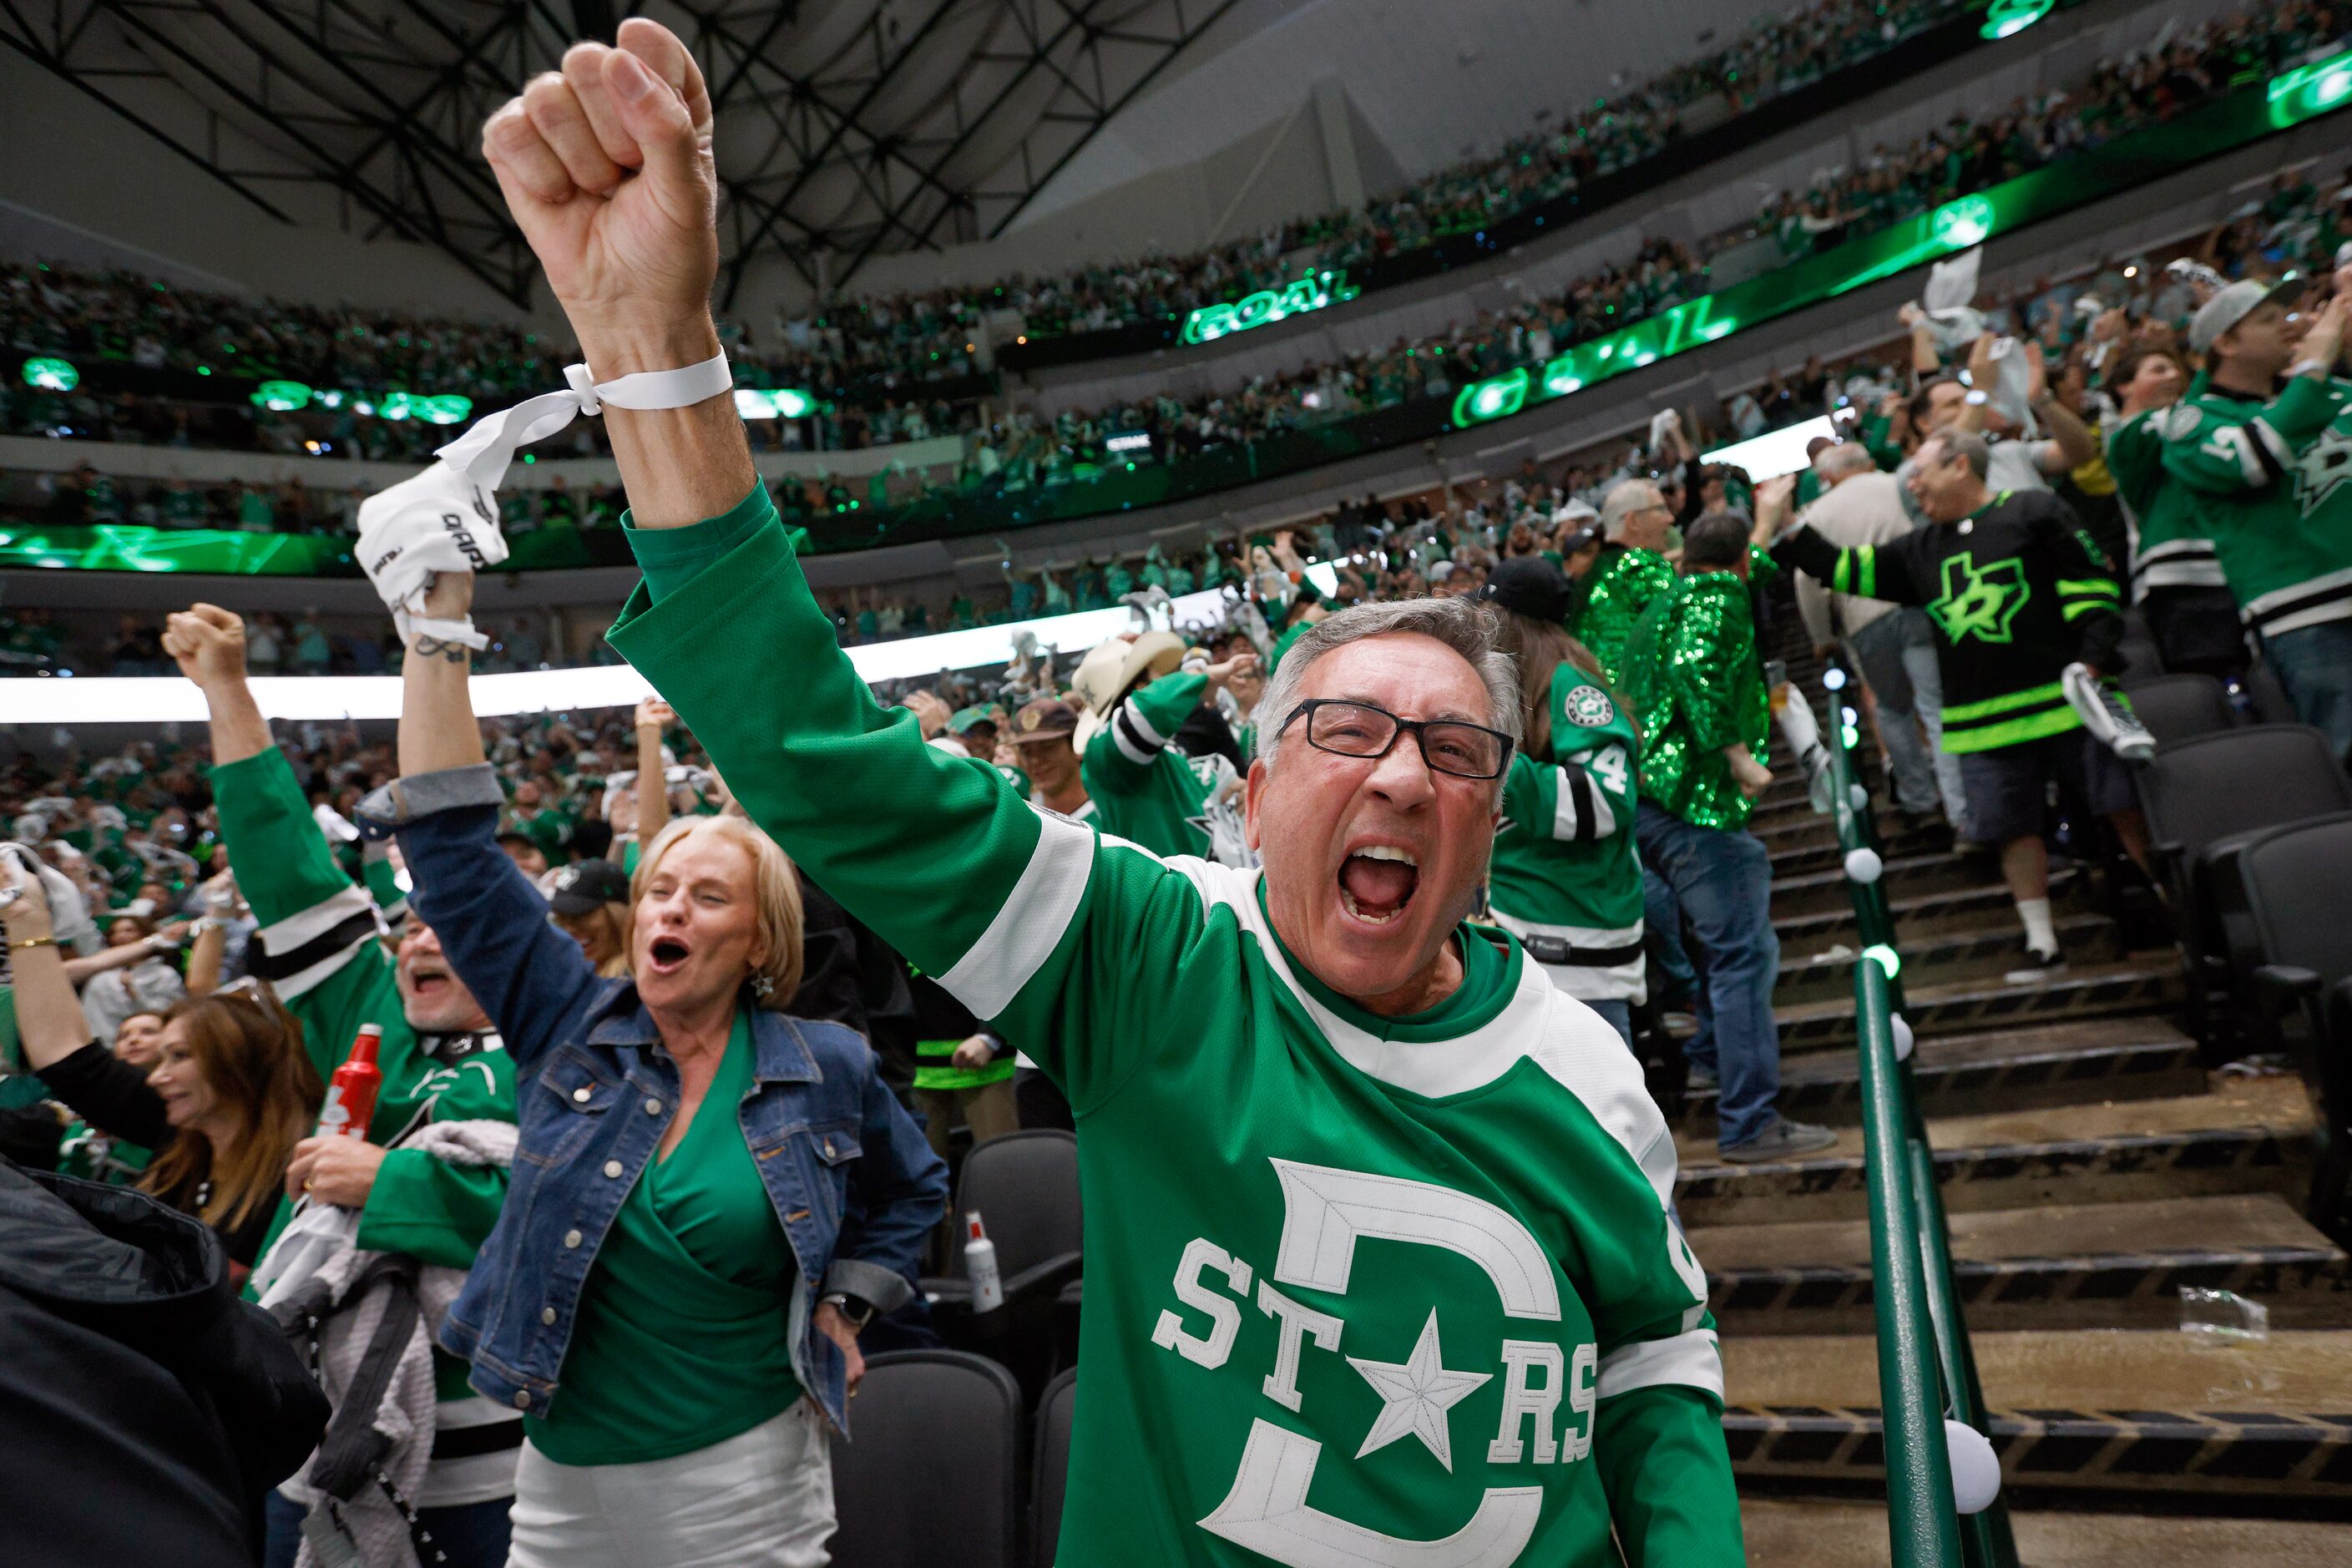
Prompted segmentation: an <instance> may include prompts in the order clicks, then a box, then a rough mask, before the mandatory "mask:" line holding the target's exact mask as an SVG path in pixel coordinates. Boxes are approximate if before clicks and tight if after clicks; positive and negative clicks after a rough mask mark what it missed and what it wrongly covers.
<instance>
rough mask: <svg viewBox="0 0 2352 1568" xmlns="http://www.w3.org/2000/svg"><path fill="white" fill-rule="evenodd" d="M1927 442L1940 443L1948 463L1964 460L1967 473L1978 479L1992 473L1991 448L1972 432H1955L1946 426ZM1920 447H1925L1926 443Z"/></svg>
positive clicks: (1982, 438)
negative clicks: (1967, 469) (1967, 468)
mask: <svg viewBox="0 0 2352 1568" xmlns="http://www.w3.org/2000/svg"><path fill="white" fill-rule="evenodd" d="M1927 440H1929V441H1941V442H1942V443H1943V444H1944V461H1946V462H1950V461H1951V460H1952V459H1953V458H1964V459H1965V460H1966V461H1967V463H1968V465H1969V472H1970V473H1972V474H1974V475H1976V477H1977V478H1979V479H1983V478H1984V477H1985V476H1986V475H1987V474H1988V473H1990V472H1991V471H1992V446H1991V444H1990V442H1988V441H1987V440H1986V439H1985V438H1984V437H1982V436H1979V435H1978V434H1977V433H1976V432H1975V431H1973V430H1955V429H1953V428H1952V427H1951V426H1948V425H1947V426H1944V427H1943V428H1942V429H1941V430H1938V431H1937V432H1936V433H1935V434H1934V435H1932V436H1930V437H1927ZM1921 445H1923V446H1924V445H1926V442H1922V443H1921Z"/></svg>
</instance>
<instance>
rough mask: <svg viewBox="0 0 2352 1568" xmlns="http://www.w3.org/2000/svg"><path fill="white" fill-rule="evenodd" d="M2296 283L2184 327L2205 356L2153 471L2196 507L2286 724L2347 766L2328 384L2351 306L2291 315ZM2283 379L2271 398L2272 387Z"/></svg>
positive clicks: (2333, 400) (2337, 405) (2350, 612)
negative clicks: (2288, 716) (2306, 727)
mask: <svg viewBox="0 0 2352 1568" xmlns="http://www.w3.org/2000/svg"><path fill="white" fill-rule="evenodd" d="M2302 294H2303V284H2302V282H2301V280H2300V279H2289V280H2288V281H2286V282H2284V283H2278V284H2266V283H2261V282H2257V281H2255V280H2253V279H2244V280H2242V281H2240V282H2236V283H2232V284H2231V285H2229V286H2228V287H2227V288H2225V289H2220V290H2218V291H2217V292H2216V293H2215V294H2214V296H2213V297H2212V298H2211V299H2210V300H2207V301H2206V302H2205V303H2204V304H2203V305H2202V306H2200V307H2199V309H2198V311H2197V314H2196V315H2195V316H2193V317H2191V318H2190V320H2189V346H2190V347H2191V348H2193V349H2195V350H2196V351H2197V352H2199V353H2202V354H2204V355H2205V356H2206V365H2205V374H2203V375H2202V376H2200V377H2199V378H2198V380H2197V381H2196V382H2195V383H2194V384H2191V385H2190V387H2189V395H2188V396H2187V397H2185V398H2183V399H2181V401H2180V402H2179V404H2178V405H2175V406H2174V407H2173V409H2172V411H2171V412H2170V414H2169V415H2168V416H2165V424H2164V437H2165V440H2164V471H2165V474H2166V475H2167V477H2168V478H2170V479H2175V480H2178V481H2179V483H2180V484H2181V485H2182V486H2183V487H2184V488H2185V489H2188V490H2189V493H2190V495H2191V496H2192V497H2193V498H2194V500H2193V504H2194V506H2195V508H2196V510H2197V513H2198V515H2199V517H2200V519H2201V520H2202V521H2203V523H2204V525H2205V526H2204V533H2205V536H2206V537H2207V538H2209V539H2210V540H2211V541H2212V542H2213V549H2214V552H2215V553H2216V554H2217V555H2219V556H2220V557H2221V571H2222V574H2223V575H2224V576H2226V577H2227V578H2228V579H2229V582H2230V592H2231V594H2232V595H2235V596H2236V598H2237V601H2238V615H2239V617H2240V619H2241V620H2242V621H2243V622H2244V624H2245V626H2246V629H2247V630H2248V631H2250V632H2252V634H2253V636H2254V638H2255V640H2256V641H2257V642H2258V643H2260V644H2261V646H2262V650H2263V659H2264V660H2265V661H2266V662H2267V663H2268V664H2269V665H2270V667H2271V668H2272V669H2273V671H2275V672H2276V673H2277V675H2278V678H2279V684H2280V685H2282V686H2284V687H2285V688H2286V693H2287V697H2288V699H2289V700H2291V701H2293V702H2294V710H2295V714H2296V716H2297V717H2298V718H2300V719H2301V720H2302V721H2304V722H2305V723H2306V724H2310V725H2312V726H2314V727H2315V728H2317V729H2319V730H2321V731H2325V732H2326V736H2327V740H2328V743H2329V745H2330V746H2332V747H2333V748H2334V749H2335V752H2336V755H2337V756H2338V757H2343V756H2345V755H2347V753H2352V489H2347V486H2346V482H2345V481H2346V480H2347V479H2352V416H2347V412H2346V408H2345V400H2346V395H2347V392H2352V385H2347V384H2346V383H2344V382H2341V381H2338V380H2336V377H2335V371H2336V361H2337V360H2338V359H2339V358H2341V357H2342V355H2343V352H2344V329H2345V325H2346V321H2347V313H2352V300H2347V297H2346V296H2344V295H2341V294H2339V295H2337V296H2336V297H2335V298H2334V299H2332V300H2328V302H2327V304H2326V306H2325V308H2323V309H2321V310H2318V311H2316V312H2315V313H2314V314H2313V315H2311V317H2310V318H2309V319H2308V320H2307V321H2301V320H2298V319H2297V318H2296V317H2294V316H2293V315H2291V314H2289V310H2290V308H2291V307H2292V306H2293V305H2294V303H2295V301H2296V300H2299V299H2300V298H2301V297H2302ZM2282 377H2284V383H2283V384H2282V380H2281V378H2282Z"/></svg>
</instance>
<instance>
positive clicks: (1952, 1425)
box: [1944, 1416, 2000, 1513]
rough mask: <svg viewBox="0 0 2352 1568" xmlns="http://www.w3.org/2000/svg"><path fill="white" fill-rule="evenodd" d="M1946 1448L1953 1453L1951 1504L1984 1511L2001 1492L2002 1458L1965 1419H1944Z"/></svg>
mask: <svg viewBox="0 0 2352 1568" xmlns="http://www.w3.org/2000/svg"><path fill="white" fill-rule="evenodd" d="M1944 1447H1946V1448H1948V1450H1950V1452H1951V1456H1952V1506H1953V1507H1954V1508H1957V1509H1958V1510H1960V1511H1961V1512H1962V1513H1982V1512H1983V1511H1984V1510H1986V1509H1988V1508H1990V1507H1991V1506H1992V1500H1993V1499H1995V1498H1997V1497H1999V1496H2000V1459H1998V1458H1995V1457H1994V1455H1993V1451H1992V1442H1991V1440H1990V1439H1989V1438H1988V1437H1986V1436H1985V1435H1984V1434H1983V1433H1981V1432H1979V1431H1978V1430H1977V1429H1976V1428H1975V1427H1973V1426H1969V1425H1968V1423H1966V1422H1964V1421H1955V1420H1953V1419H1952V1418H1951V1417H1950V1416H1946V1417H1945V1418H1944Z"/></svg>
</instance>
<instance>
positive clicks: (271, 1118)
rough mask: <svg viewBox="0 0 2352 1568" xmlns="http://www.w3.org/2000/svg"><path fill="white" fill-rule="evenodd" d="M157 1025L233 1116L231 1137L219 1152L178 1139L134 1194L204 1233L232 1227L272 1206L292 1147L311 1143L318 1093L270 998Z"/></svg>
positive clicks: (202, 1005)
mask: <svg viewBox="0 0 2352 1568" xmlns="http://www.w3.org/2000/svg"><path fill="white" fill-rule="evenodd" d="M163 1021H164V1023H165V1024H166V1025H167V1026H168V1025H171V1024H178V1025H179V1026H181V1030H182V1032H183V1034H184V1035H185V1037H186V1038H187V1042H188V1055H189V1057H190V1058H193V1059H194V1062H195V1064H196V1069H197V1070H198V1071H199V1072H201V1073H203V1074H204V1075H205V1087H206V1088H208V1089H211V1090H212V1093H213V1101H214V1103H215V1105H219V1106H223V1107H226V1108H227V1109H228V1110H230V1111H231V1112H232V1113H233V1114H235V1115H236V1119H237V1129H236V1133H235V1135H234V1136H232V1137H231V1138H230V1139H228V1140H227V1142H226V1143H224V1144H221V1145H219V1146H215V1145H214V1144H213V1143H212V1142H211V1141H210V1140H208V1139H205V1138H202V1137H199V1136H197V1135H196V1134H195V1133H194V1132H193V1131H183V1132H182V1133H181V1134H180V1136H178V1137H176V1138H174V1139H173V1140H172V1142H170V1143H168V1144H166V1145H165V1146H164V1148H163V1152H161V1153H159V1154H157V1155H156V1156H155V1158H154V1159H153V1160H152V1162H151V1163H149V1164H148V1166H147V1169H146V1171H145V1173H143V1174H142V1175H141V1177H140V1179H139V1190H140V1191H142V1192H145V1193H152V1194H155V1195H156V1196H157V1197H160V1198H163V1200H164V1201H166V1202H168V1203H173V1204H175V1205H180V1206H184V1207H186V1208H189V1209H191V1210H192V1211H193V1212H194V1214H195V1215H196V1217H197V1218H199V1219H201V1220H203V1221H205V1223H206V1224H208V1225H215V1226H225V1227H235V1226H239V1225H242V1224H244V1223H245V1222H246V1220H247V1219H248V1218H250V1217H251V1216H252V1214H253V1211H254V1210H255V1208H256V1207H257V1206H258V1205H262V1204H265V1203H274V1202H276V1201H277V1198H278V1193H279V1192H280V1191H282V1190H283V1189H284V1187H285V1184H286V1164H287V1162H288V1161H289V1160H290V1159H291V1158H292V1157H293V1154H294V1145H295V1144H297V1143H299V1142H301V1141H302V1140H303V1139H304V1138H306V1137H308V1136H309V1135H310V1130H311V1126H312V1124H313V1123H314V1122H316V1121H317V1120H318V1117H319V1102H320V1100H322V1099H324V1098H325V1094H326V1090H325V1089H324V1087H323V1086H322V1085H321V1084H320V1082H319V1073H318V1069H317V1068H314V1067H312V1066H311V1065H310V1053H309V1052H308V1051H306V1050H304V1049H303V1048H302V1026H301V1025H299V1024H298V1023H296V1022H295V1021H294V1017H293V1015H292V1014H290V1013H289V1012H287V1011H286V1009H285V1008H284V1007H283V1006H282V1005H279V1004H278V1001H277V1000H276V999H275V998H274V997H269V996H265V995H262V994H259V993H257V992H247V991H224V992H221V993H219V994H215V995H212V996H200V997H194V998H191V999H190V1000H188V1001H185V1002H181V1003H179V1004H177V1005H174V1006H173V1008H172V1009H171V1011H169V1012H167V1013H165V1014H164V1015H163ZM207 1181H209V1182H210V1183H211V1184H212V1190H211V1191H210V1192H208V1193H205V1201H204V1204H203V1205H202V1206H201V1207H199V1206H197V1205H195V1203H194V1197H195V1194H197V1193H199V1192H202V1191H203V1190H204V1186H205V1183H206V1182H207Z"/></svg>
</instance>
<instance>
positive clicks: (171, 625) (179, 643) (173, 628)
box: [163, 605, 245, 687]
mask: <svg viewBox="0 0 2352 1568" xmlns="http://www.w3.org/2000/svg"><path fill="white" fill-rule="evenodd" d="M163 651H164V652H165V653H168V654H170V655H171V656H172V658H173V660H174V661H175V662H176V663H177V664H178V665H179V667H180V673H181V674H182V675H184V676H186V677H187V678H188V679H190V680H193V681H194V682H195V683H196V684H197V685H198V686H204V687H213V686H221V685H226V684H230V683H234V682H236V681H240V680H243V679H245V623H244V622H243V621H242V620H240V619H238V618H237V614H236V611H235V610H224V609H222V608H221V607H220V606H219V605H190V606H189V607H188V608H187V609H184V610H181V611H178V612H176V613H175V614H173V615H170V616H165V617H163Z"/></svg>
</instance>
